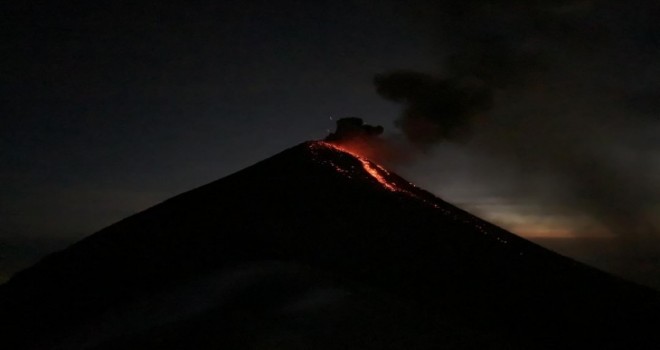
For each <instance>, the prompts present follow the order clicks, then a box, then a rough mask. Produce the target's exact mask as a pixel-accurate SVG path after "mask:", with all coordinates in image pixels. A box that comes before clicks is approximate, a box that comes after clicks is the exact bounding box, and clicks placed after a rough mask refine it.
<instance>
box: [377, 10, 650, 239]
mask: <svg viewBox="0 0 660 350" xmlns="http://www.w3.org/2000/svg"><path fill="white" fill-rule="evenodd" d="M401 13H404V14H405V15H406V16H409V18H410V20H411V23H414V24H415V25H417V26H419V27H421V28H422V29H424V30H428V29H429V28H431V30H432V31H433V32H434V33H435V37H434V39H433V41H434V47H433V48H432V49H433V52H434V53H436V54H437V61H438V63H439V66H440V69H438V70H437V71H435V72H431V73H430V74H427V73H421V72H413V71H402V70H397V71H393V72H388V73H384V74H380V75H377V76H376V77H375V78H374V83H375V86H376V90H377V92H378V93H379V94H380V95H381V96H383V97H385V98H386V99H388V100H392V101H397V102H400V103H401V104H402V105H403V112H402V113H401V115H400V117H399V118H398V119H397V121H396V122H395V126H396V127H398V128H399V129H400V130H401V132H402V133H403V134H404V135H405V136H406V138H407V139H408V140H409V141H410V142H411V143H413V144H415V145H417V146H421V148H423V149H427V148H430V147H433V146H434V145H436V144H438V143H440V142H442V141H445V140H449V141H469V142H464V143H465V150H466V152H470V153H472V154H478V155H481V156H487V157H490V158H491V159H496V160H497V161H498V162H499V164H500V167H502V168H506V169H515V170H516V174H515V176H512V177H511V178H510V179H509V181H510V182H511V183H512V184H515V188H516V190H515V191H516V192H517V193H516V194H514V195H533V196H535V197H537V198H539V201H547V202H549V203H552V204H553V205H555V206H558V207H562V209H564V210H571V211H575V212H579V213H581V214H584V215H588V216H589V217H590V218H591V219H592V220H593V221H594V222H596V223H598V224H600V225H604V226H606V227H607V229H608V231H609V232H610V233H611V234H614V235H616V236H618V237H621V238H632V239H638V238H641V237H655V238H658V236H659V232H660V220H659V219H658V218H659V217H660V185H658V182H657V179H658V178H660V176H659V175H660V161H658V159H660V157H658V155H659V154H660V144H659V142H658V139H657V134H658V131H660V125H659V124H658V117H660V109H658V105H659V104H658V103H657V101H655V99H654V97H657V96H658V90H659V89H658V81H660V69H658V64H657V62H660V21H658V20H657V18H660V3H657V2H649V1H644V2H643V1H632V2H618V1H598V0H564V1H545V0H540V1H531V2H519V1H513V0H511V1H498V2H493V1H485V0H466V1H454V0H446V1H424V0H420V1H415V0H413V1H412V2H410V3H408V5H406V6H405V8H402V9H401ZM467 136H470V137H467ZM484 167H487V166H484ZM502 168H499V169H498V168H484V169H480V170H481V171H482V172H484V173H493V172H498V171H500V170H501V169H502ZM556 188H562V189H564V191H555V190H554V189H556ZM587 231H588V229H587Z"/></svg>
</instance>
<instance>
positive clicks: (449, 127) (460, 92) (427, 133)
mask: <svg viewBox="0 0 660 350" xmlns="http://www.w3.org/2000/svg"><path fill="white" fill-rule="evenodd" d="M374 83H375V84H376V89H377V91H378V93H379V94H380V95H381V96H383V97H384V98H386V99H388V100H391V101H396V102H401V103H403V104H404V105H405V110H404V112H403V114H402V115H401V117H400V118H399V119H397V120H396V122H395V123H396V126H397V127H399V128H400V129H401V131H403V133H404V134H405V135H406V137H407V138H408V140H409V141H410V142H412V143H413V144H415V145H417V146H421V147H423V148H426V147H428V146H429V145H432V144H434V143H436V142H440V141H443V140H462V139H465V138H466V137H467V136H469V134H470V131H471V128H470V126H471V124H472V122H473V119H475V117H476V116H477V115H478V114H479V113H481V112H484V111H486V110H488V109H489V108H490V105H491V92H490V90H489V89H488V88H486V87H485V86H483V84H480V83H477V82H468V81H460V80H451V79H439V78H434V77H432V76H430V75H426V74H422V73H417V72H411V71H396V72H392V73H388V74H381V75H377V76H376V77H375V78H374Z"/></svg>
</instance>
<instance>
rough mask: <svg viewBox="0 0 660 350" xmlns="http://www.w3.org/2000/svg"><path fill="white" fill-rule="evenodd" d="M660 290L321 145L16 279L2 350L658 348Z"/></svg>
mask: <svg viewBox="0 0 660 350" xmlns="http://www.w3.org/2000/svg"><path fill="white" fill-rule="evenodd" d="M659 311H660V297H659V295H658V293H657V292H655V291H653V290H651V289H647V288H645V287H641V286H638V285H635V284H633V283H629V282H626V281H623V280H621V279H618V278H616V277H613V276H611V275H608V274H606V273H604V272H600V271H598V270H596V269H593V268H590V267H588V266H585V265H583V264H580V263H578V262H576V261H574V260H571V259H569V258H566V257H563V256H560V255H558V254H555V253H553V252H551V251H549V250H546V249H544V248H542V247H540V246H537V245H535V244H533V243H530V242H528V241H526V240H524V239H522V238H520V237H518V236H516V235H514V234H512V233H509V232H507V231H505V230H503V229H501V228H499V227H497V226H495V225H492V224H490V223H488V222H485V221H483V220H481V219H479V218H477V217H475V216H473V215H471V214H469V213H467V212H465V211H463V210H460V209H458V208H456V207H454V206H452V205H450V204H448V203H446V202H444V201H442V200H441V199H439V198H437V197H435V196H434V195H432V194H430V193H428V192H426V191H424V190H422V189H420V188H417V187H415V186H414V185H412V184H410V183H409V182H407V181H406V180H404V179H402V178H401V177H399V176H397V175H396V174H394V173H392V172H389V171H387V170H386V169H384V168H382V167H380V166H379V165H377V164H375V163H373V162H371V161H369V160H368V159H365V158H363V157H361V156H359V155H357V154H355V153H352V152H351V151H348V150H345V149H343V148H342V147H340V146H336V145H334V144H331V143H327V142H322V141H315V142H306V143H303V144H300V145H298V146H295V147H293V148H290V149H288V150H285V151H284V152H282V153H279V154H277V155H275V156H273V157H271V158H268V159H266V160H264V161H261V162H259V163H257V164H255V165H253V166H251V167H248V168H246V169H244V170H241V171H239V172H237V173H235V174H232V175H230V176H227V177H225V178H223V179H220V180H217V181H215V182H212V183H210V184H207V185H205V186H202V187H199V188H197V189H194V190H192V191H189V192H186V193H183V194H181V195H178V196H176V197H174V198H171V199H169V200H167V201H165V202H163V203H160V204H158V205H156V206H154V207H152V208H150V209H147V210H145V211H143V212H141V213H138V214H135V215H133V216H131V217H128V218H126V219H124V220H122V221H120V222H118V223H116V224H114V225H111V226H109V227H107V228H105V229H103V230H101V231H99V232H97V233H95V234H93V235H91V236H89V237H87V238H85V239H83V240H81V241H79V242H77V243H75V244H73V245H72V246H70V247H68V248H67V249H64V250H63V251H60V252H58V253H55V254H52V255H50V256H48V257H46V258H44V259H43V260H42V261H40V262H39V263H37V264H36V265H34V266H32V267H30V268H28V269H26V270H24V271H22V272H19V273H17V274H16V275H15V276H14V277H13V278H12V279H11V280H10V281H9V282H7V283H6V284H4V285H2V286H0V335H1V337H0V339H2V340H0V342H1V344H2V345H3V348H4V349H96V350H101V349H152V348H153V349H188V348H190V349H218V348H221V349H437V348H446V349H474V348H485V349H571V348H598V349H623V348H625V349H645V348H655V346H656V344H660V342H658V341H659V340H660V337H659V336H658V334H657V330H658V329H660V317H659V315H660V312H659Z"/></svg>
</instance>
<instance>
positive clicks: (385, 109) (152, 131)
mask: <svg viewBox="0 0 660 350" xmlns="http://www.w3.org/2000/svg"><path fill="white" fill-rule="evenodd" d="M2 6H3V7H10V8H3V9H2V12H1V13H3V26H2V34H3V38H2V41H1V42H2V44H1V47H2V55H1V58H0V60H1V61H0V72H1V75H0V76H1V77H2V84H0V89H1V94H0V96H1V98H2V103H1V104H0V116H1V118H2V121H1V123H0V165H1V166H0V256H1V257H2V258H3V260H0V281H2V280H4V279H6V278H7V276H8V275H9V274H10V273H11V272H12V271H13V270H15V269H16V268H17V267H21V266H23V265H25V264H27V263H29V262H32V261H34V259H36V258H38V257H39V256H41V255H42V254H44V253H46V252H48V251H51V250H53V249H57V248H61V247H64V246H66V245H67V244H70V243H72V242H74V241H76V240H78V239H80V238H81V237H84V236H86V235H89V234H91V233H93V232H95V231H97V230H99V229H101V228H103V227H105V226H107V225H109V224H112V223H113V222H115V221H117V220H119V219H122V218H124V217H126V216H128V215H130V214H132V213H135V212H137V211H140V210H143V209H146V208H148V207H150V206H152V205H154V204H156V203H159V202H161V201H163V200H165V199H167V198H169V197H171V196H173V195H176V194H178V193H181V192H184V191H186V190H189V189H192V188H194V187H197V186H200V185H203V184H205V183H208V182H210V181H213V180H215V179H218V178H221V177H223V176H225V175H228V174H230V173H233V172H235V171H237V170H240V169H242V168H244V167H246V166H248V165H251V164H253V163H255V162H257V161H259V160H261V159H264V158H266V157H268V156H271V155H273V154H275V153H277V152H279V151H282V150H284V149H285V148H288V147H291V146H294V145H296V144H298V143H300V142H302V141H305V140H310V139H319V138H323V137H324V136H326V135H327V134H328V132H329V130H332V129H333V128H334V120H336V119H337V118H340V117H345V116H356V117H360V118H363V119H364V120H366V121H367V122H369V123H371V124H380V125H383V126H384V127H385V130H386V131H385V135H384V136H383V137H384V139H386V140H388V142H391V143H392V144H394V145H397V146H396V147H400V148H401V150H402V151H401V152H402V153H405V154H406V156H405V157H403V158H404V159H394V160H392V159H384V160H383V162H385V163H388V164H386V165H388V166H389V167H391V168H393V169H394V170H396V171H397V172H399V173H400V174H401V175H403V176H404V177H406V178H408V179H409V180H411V181H413V182H414V183H416V184H418V185H419V186H420V187H423V188H426V189H428V190H430V191H432V192H433V193H435V194H437V195H438V196H440V197H441V198H443V199H446V200H448V201H450V202H452V203H454V204H457V205H458V206H460V207H463V208H465V209H468V210H470V211H471V212H473V213H475V214H477V215H480V216H482V217H484V218H486V219H489V220H491V221H494V222H495V223H497V224H500V225H503V226H504V227H506V228H508V229H510V230H512V231H513V232H514V233H517V234H520V235H522V236H523V237H528V238H531V239H533V240H536V241H538V242H541V243H543V244H546V245H547V246H549V247H551V248H554V249H558V250H559V251H560V252H564V253H566V254H570V255H571V256H574V257H577V258H578V259H581V260H582V261H586V262H589V263H593V264H596V265H597V266H599V267H602V268H607V269H609V270H610V271H614V272H617V273H619V274H623V275H626V276H628V277H631V278H635V279H637V280H638V281H642V282H644V283H648V284H653V285H656V286H658V287H659V288H660V280H659V279H658V277H657V276H660V244H659V242H660V219H659V218H660V185H659V184H658V182H657V179H658V178H660V177H659V175H660V157H658V155H660V139H658V137H657V135H658V132H659V131H660V64H659V63H658V62H660V21H658V20H657V19H658V18H660V5H659V4H658V3H657V2H655V1H650V0H649V1H641V0H639V1H634V0H633V1H625V2H624V1H598V0H593V1H570V0H565V1H544V0H537V1H524V2H522V1H513V0H512V1H497V2H489V1H483V0H472V1H423V0H415V1H410V2H406V3H405V4H404V3H403V2H396V1H277V2H273V1H254V0H249V1H218V2H205V1H200V2H196V1H195V2H188V3H175V2H171V1H170V2H149V1H140V2H125V3H124V2H121V1H113V2H110V3H106V4H97V2H76V1H70V2H48V1H31V2H14V3H13V4H5V5H2ZM475 91H476V93H475ZM475 96H476V97H475ZM456 101H460V103H459V102H456ZM419 125H422V126H423V127H419ZM411 130H412V131H411ZM419 130H422V131H426V130H435V131H436V132H435V133H431V134H427V133H421V134H420V132H419Z"/></svg>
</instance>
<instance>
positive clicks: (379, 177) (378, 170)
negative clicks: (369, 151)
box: [312, 141, 403, 192]
mask: <svg viewBox="0 0 660 350" xmlns="http://www.w3.org/2000/svg"><path fill="white" fill-rule="evenodd" d="M313 146H317V147H318V146H321V147H327V148H331V149H334V150H335V151H338V152H343V153H348V154H349V155H351V156H353V157H355V159H357V160H358V161H359V162H360V163H361V164H362V168H363V169H364V171H366V172H367V174H369V175H370V176H371V177H372V178H374V180H376V181H378V182H379V183H380V184H381V185H383V187H385V188H386V189H388V190H390V191H393V192H397V191H403V190H402V189H400V188H397V187H396V185H395V184H394V183H391V182H389V181H387V179H385V176H387V175H389V174H390V173H389V172H388V171H387V170H385V169H384V168H383V167H381V166H380V165H378V164H375V163H373V162H372V161H370V160H368V159H366V158H364V157H362V156H361V155H359V154H357V153H355V152H353V151H351V150H350V149H347V148H344V147H342V146H340V145H337V144H334V143H330V142H325V141H317V142H315V143H313V144H312V147H313ZM333 165H334V164H333ZM334 167H335V168H336V169H337V170H338V171H340V172H346V171H345V169H342V168H341V167H338V166H337V165H334ZM383 174H385V176H383Z"/></svg>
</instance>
